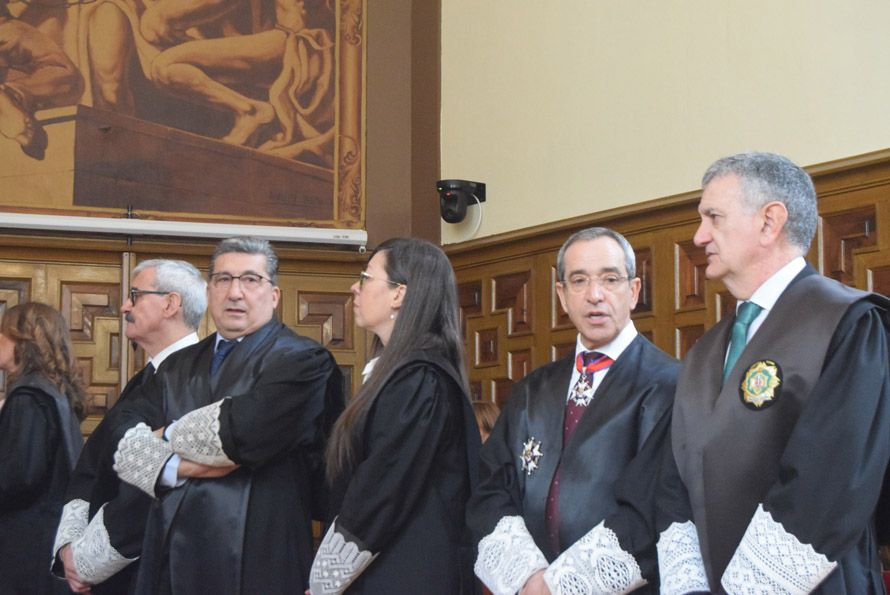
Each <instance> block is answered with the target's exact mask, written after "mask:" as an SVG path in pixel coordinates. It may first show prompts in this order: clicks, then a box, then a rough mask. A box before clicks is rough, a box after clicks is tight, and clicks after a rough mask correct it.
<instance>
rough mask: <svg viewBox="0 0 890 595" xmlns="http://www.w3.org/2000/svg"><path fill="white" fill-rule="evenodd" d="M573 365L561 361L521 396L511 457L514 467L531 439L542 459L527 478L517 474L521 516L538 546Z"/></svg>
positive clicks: (571, 361)
mask: <svg viewBox="0 0 890 595" xmlns="http://www.w3.org/2000/svg"><path fill="white" fill-rule="evenodd" d="M574 365H575V358H574V356H572V357H568V358H563V359H562V360H560V361H559V362H558V364H557V365H556V366H554V367H553V370H552V371H551V372H550V373H549V374H546V375H542V377H541V378H540V379H539V381H538V382H536V383H535V384H534V386H530V387H529V393H528V394H527V395H525V398H526V399H527V407H526V416H527V419H526V430H527V431H526V432H525V435H520V436H517V438H518V439H519V440H518V442H519V444H518V445H517V452H516V453H515V456H516V460H517V463H519V457H520V455H521V454H522V446H523V444H524V443H526V442H527V441H529V440H531V439H532V438H534V439H535V440H536V441H539V442H540V443H541V452H542V456H541V458H540V459H539V468H538V469H537V470H536V471H534V472H533V473H531V474H530V475H528V474H526V473H525V472H523V471H522V470H521V467H520V468H519V469H518V471H519V472H520V474H521V475H520V481H521V482H523V483H524V486H525V495H524V496H523V507H524V508H525V511H526V512H525V514H524V515H523V516H524V517H525V519H526V524H528V525H529V531H530V532H531V534H532V535H534V536H536V538H537V539H538V543H540V544H543V543H546V537H545V536H546V534H547V533H546V528H545V527H544V516H545V514H544V511H545V509H546V507H547V495H548V494H549V492H550V483H551V482H552V481H553V475H554V474H555V473H556V467H557V464H558V463H559V460H560V458H561V456H562V426H563V419H564V417H565V403H566V395H568V391H569V383H570V382H571V380H572V366H574ZM520 464H521V463H520Z"/></svg>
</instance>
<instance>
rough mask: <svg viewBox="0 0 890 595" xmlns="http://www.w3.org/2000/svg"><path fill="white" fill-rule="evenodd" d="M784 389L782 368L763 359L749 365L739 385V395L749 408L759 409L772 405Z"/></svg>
mask: <svg viewBox="0 0 890 595" xmlns="http://www.w3.org/2000/svg"><path fill="white" fill-rule="evenodd" d="M781 391H782V368H780V367H779V364H777V363H776V362H774V361H772V360H769V359H763V360H759V361H756V362H754V363H753V364H751V365H750V366H749V367H748V370H747V371H746V372H745V375H744V376H743V377H742V383H741V384H740V385H739V397H740V398H741V399H742V403H744V404H745V407H747V408H748V409H753V410H755V411H759V410H761V409H766V408H767V407H769V406H770V405H772V404H773V403H774V402H775V401H776V399H778V398H779V395H780V394H781Z"/></svg>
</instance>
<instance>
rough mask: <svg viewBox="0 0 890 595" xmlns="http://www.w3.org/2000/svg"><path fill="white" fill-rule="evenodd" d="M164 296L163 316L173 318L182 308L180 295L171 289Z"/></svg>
mask: <svg viewBox="0 0 890 595" xmlns="http://www.w3.org/2000/svg"><path fill="white" fill-rule="evenodd" d="M166 297H167V299H166V300H165V301H164V318H173V317H174V316H176V314H178V313H179V311H180V310H182V296H181V295H179V294H178V293H176V292H175V291H171V292H170V293H168V294H167V296H166Z"/></svg>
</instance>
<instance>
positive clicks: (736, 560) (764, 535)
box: [720, 504, 837, 594]
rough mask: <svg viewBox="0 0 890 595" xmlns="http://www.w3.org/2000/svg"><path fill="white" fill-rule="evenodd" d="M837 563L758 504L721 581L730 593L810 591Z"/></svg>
mask: <svg viewBox="0 0 890 595" xmlns="http://www.w3.org/2000/svg"><path fill="white" fill-rule="evenodd" d="M835 566H837V562H830V561H829V560H828V558H826V557H825V556H823V555H822V554H820V553H818V552H817V551H816V550H814V549H813V546H811V545H809V544H806V543H801V542H800V541H799V540H798V539H797V537H795V536H794V535H792V534H791V533H789V532H788V531H786V530H785V528H784V527H783V526H782V523H779V522H777V521H775V520H773V517H772V515H771V514H770V513H768V512H766V511H765V510H763V505H762V504H760V505H758V506H757V511H756V512H755V513H754V518H752V519H751V523H750V524H749V525H748V528H747V529H746V530H745V535H744V536H743V537H742V542H741V543H740V544H739V547H738V548H737V549H736V551H735V554H733V556H732V560H730V561H729V565H728V566H727V567H726V571H725V572H724V573H723V577H722V578H721V579H720V584H721V585H723V588H724V589H726V592H727V593H730V594H732V593H742V592H744V593H751V592H759V593H788V594H791V593H809V592H810V591H812V590H813V589H815V588H816V587H817V586H818V585H819V583H821V582H822V581H823V580H824V579H825V577H826V576H828V575H829V573H831V571H832V570H834V568H835Z"/></svg>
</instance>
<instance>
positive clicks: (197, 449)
mask: <svg viewBox="0 0 890 595" xmlns="http://www.w3.org/2000/svg"><path fill="white" fill-rule="evenodd" d="M221 407H222V401H217V402H216V403H211V404H210V405H207V406H206V407H201V408H200V409H195V410H194V411H192V412H190V413H187V414H185V415H183V416H182V417H181V418H180V419H179V420H178V421H177V422H176V423H175V424H173V425H172V426H171V427H170V434H169V438H170V444H171V446H173V452H175V453H176V454H178V455H179V456H181V457H182V458H183V459H188V460H190V461H195V462H196V463H202V464H204V465H216V466H222V465H234V464H235V463H234V461H232V460H231V459H229V457H228V456H226V453H225V451H224V450H223V447H222V440H220V438H219V411H220V408H221Z"/></svg>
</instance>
